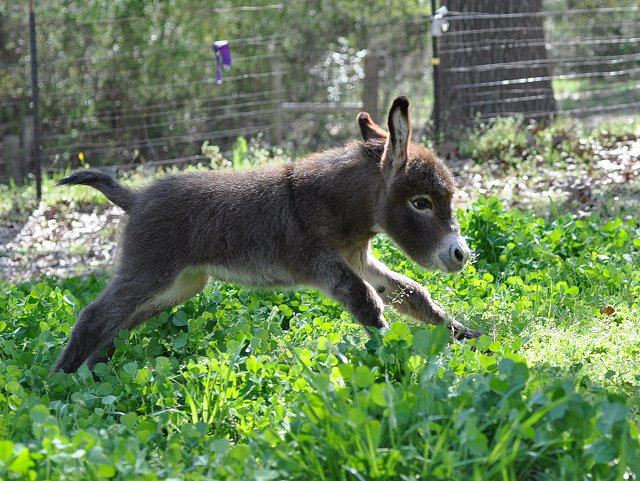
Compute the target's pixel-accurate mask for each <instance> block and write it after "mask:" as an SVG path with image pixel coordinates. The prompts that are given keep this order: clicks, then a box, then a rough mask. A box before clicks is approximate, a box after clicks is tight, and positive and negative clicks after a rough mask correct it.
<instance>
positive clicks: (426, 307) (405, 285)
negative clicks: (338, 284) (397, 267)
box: [358, 253, 482, 339]
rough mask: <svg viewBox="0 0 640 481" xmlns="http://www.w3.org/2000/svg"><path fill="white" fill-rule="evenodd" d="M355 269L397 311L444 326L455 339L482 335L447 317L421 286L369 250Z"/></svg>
mask: <svg viewBox="0 0 640 481" xmlns="http://www.w3.org/2000/svg"><path fill="white" fill-rule="evenodd" d="M358 270H359V271H360V270H361V271H362V272H361V273H362V276H363V277H364V278H365V279H366V280H367V281H368V282H370V283H371V284H372V285H373V286H374V287H375V289H376V290H377V292H378V293H379V294H380V295H381V296H382V299H383V300H384V302H385V304H387V305H389V306H391V307H393V308H395V309H397V310H398V311H400V312H401V313H403V314H406V315H409V316H411V317H413V318H414V319H417V320H419V321H422V322H425V323H428V324H444V325H448V326H450V327H451V330H452V331H453V336H454V337H455V338H457V339H472V338H475V337H480V335H482V333H481V332H480V331H474V330H472V329H469V328H467V327H465V326H463V325H462V324H461V323H460V322H458V321H456V320H455V319H453V318H451V316H449V315H448V314H447V313H446V312H445V310H444V309H443V308H442V307H440V306H439V305H438V304H436V303H435V302H434V301H433V300H432V299H431V296H430V295H429V292H428V291H427V290H426V289H425V288H424V287H423V286H421V285H420V284H418V283H417V282H415V281H413V280H411V279H409V278H408V277H405V276H403V275H401V274H398V273H397V272H393V271H392V270H391V269H389V268H388V267H387V266H385V265H384V264H383V263H382V262H380V261H379V260H377V259H376V258H375V257H373V255H371V254H370V253H367V255H366V258H365V260H364V262H362V266H361V269H358Z"/></svg>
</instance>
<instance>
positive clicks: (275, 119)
mask: <svg viewBox="0 0 640 481" xmlns="http://www.w3.org/2000/svg"><path fill="white" fill-rule="evenodd" d="M269 54H270V62H269V63H270V65H271V74H272V76H271V90H272V91H273V93H272V94H271V98H272V99H273V115H272V117H271V123H272V127H271V144H272V145H280V144H282V140H283V122H282V61H281V60H280V55H279V54H278V52H277V49H276V45H275V42H274V43H272V44H271V45H270V46H269Z"/></svg>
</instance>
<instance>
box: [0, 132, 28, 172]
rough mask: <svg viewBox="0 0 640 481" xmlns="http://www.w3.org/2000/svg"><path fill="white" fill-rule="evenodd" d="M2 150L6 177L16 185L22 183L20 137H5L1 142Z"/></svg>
mask: <svg viewBox="0 0 640 481" xmlns="http://www.w3.org/2000/svg"><path fill="white" fill-rule="evenodd" d="M2 150H3V153H4V158H5V162H6V164H5V166H6V169H7V177H9V178H10V179H13V180H14V181H15V182H16V183H20V182H22V179H23V175H22V159H21V158H20V137H19V136H18V135H7V136H5V138H4V139H3V141H2Z"/></svg>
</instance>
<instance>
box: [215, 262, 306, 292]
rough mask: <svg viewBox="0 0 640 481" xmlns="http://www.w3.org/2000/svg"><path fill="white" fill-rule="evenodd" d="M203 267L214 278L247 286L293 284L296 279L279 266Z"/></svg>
mask: <svg viewBox="0 0 640 481" xmlns="http://www.w3.org/2000/svg"><path fill="white" fill-rule="evenodd" d="M203 269H205V271H206V272H207V274H209V275H210V276H211V277H213V278H214V279H219V280H222V281H226V282H232V283H234V284H242V285H245V286H255V287H260V286H264V287H269V286H291V285H294V284H295V281H294V279H293V278H292V277H291V275H290V274H289V273H288V272H286V271H285V270H284V269H282V268H280V267H278V266H269V267H266V266H259V265H258V266H255V265H254V266H231V267H227V266H220V265H207V266H203Z"/></svg>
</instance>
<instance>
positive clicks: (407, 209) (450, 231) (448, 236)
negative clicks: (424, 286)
mask: <svg viewBox="0 0 640 481" xmlns="http://www.w3.org/2000/svg"><path fill="white" fill-rule="evenodd" d="M358 123H359V125H360V129H361V131H362V137H363V138H364V140H365V141H366V140H370V139H381V140H384V142H385V148H384V153H383V154H382V160H381V162H382V163H381V168H382V173H383V176H384V182H385V187H386V188H385V191H384V194H383V195H382V198H381V199H380V202H379V203H378V207H377V211H376V217H377V218H376V222H377V224H378V225H379V226H380V227H381V228H382V230H384V232H386V233H387V234H388V235H389V236H391V238H392V239H393V240H394V241H395V242H396V243H397V244H398V245H399V246H400V248H401V249H402V250H404V251H405V252H406V253H407V254H408V255H409V256H410V257H411V258H412V259H413V260H415V261H416V262H418V263H419V264H420V265H422V266H423V267H424V268H426V269H440V270H441V271H443V272H454V271H459V270H460V269H462V267H463V266H464V265H465V263H466V262H467V259H468V258H469V247H468V246H467V243H466V242H465V240H464V238H463V237H462V236H461V235H460V229H459V227H458V224H457V222H456V220H455V218H454V216H453V213H452V209H451V200H452V198H453V194H454V192H455V183H454V180H453V177H452V175H451V172H449V169H447V167H446V166H445V165H444V163H443V162H442V161H441V160H440V159H438V158H437V157H436V156H435V155H434V154H433V153H432V152H431V151H429V150H427V149H425V148H424V147H421V146H420V145H416V144H414V143H412V142H411V140H410V138H411V125H410V123H409V101H408V100H407V99H406V98H405V97H398V98H397V99H395V100H394V102H393V105H392V106H391V110H390V111H389V119H388V126H389V133H387V132H386V131H385V130H384V129H382V128H381V127H380V126H378V125H376V124H375V122H373V120H371V117H370V116H369V114H367V113H366V112H363V113H360V114H359V115H358Z"/></svg>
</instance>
